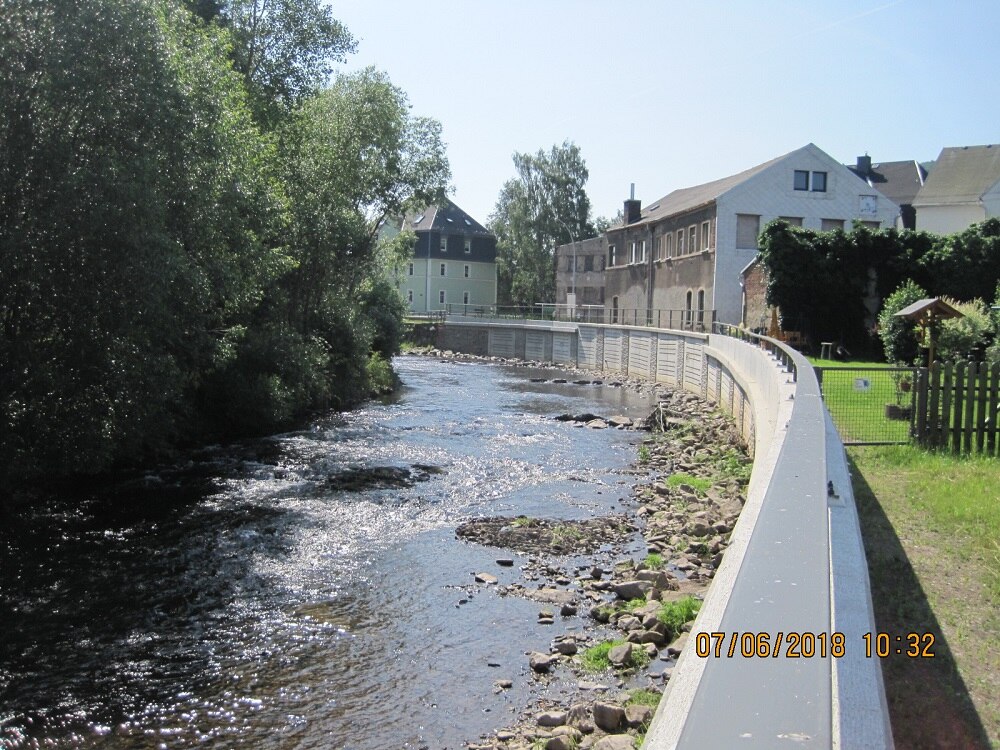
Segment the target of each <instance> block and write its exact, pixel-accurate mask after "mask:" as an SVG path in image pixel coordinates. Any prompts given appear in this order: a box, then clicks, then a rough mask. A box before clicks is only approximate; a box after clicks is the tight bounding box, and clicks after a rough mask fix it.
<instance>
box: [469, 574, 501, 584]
mask: <svg viewBox="0 0 1000 750" xmlns="http://www.w3.org/2000/svg"><path fill="white" fill-rule="evenodd" d="M474 575H475V577H476V583H496V582H497V577H496V576H494V575H490V574H489V573H475V574H474Z"/></svg>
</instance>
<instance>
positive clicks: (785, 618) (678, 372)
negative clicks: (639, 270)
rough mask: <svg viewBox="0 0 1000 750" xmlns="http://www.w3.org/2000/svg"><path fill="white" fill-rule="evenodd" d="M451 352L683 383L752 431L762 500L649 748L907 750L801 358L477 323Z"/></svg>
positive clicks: (862, 570) (451, 342)
mask: <svg viewBox="0 0 1000 750" xmlns="http://www.w3.org/2000/svg"><path fill="white" fill-rule="evenodd" d="M438 346H439V347H440V348H443V349H451V350H453V351H460V352H465V353H468V354H480V355H488V356H500V357H511V358H520V359H525V360H534V361H540V362H552V363H555V364H563V365H571V366H575V367H580V368H583V369H588V370H597V371H603V372H612V373H621V374H624V375H628V376H629V377H633V378H645V379H648V380H653V381H656V382H660V383H664V384H666V385H669V386H674V387H677V388H683V389H684V390H687V391H690V392H692V393H695V394H697V395H699V396H701V397H702V398H704V399H706V400H708V401H711V402H714V403H716V404H718V405H719V406H720V408H722V409H724V410H725V411H727V412H729V413H730V414H731V415H733V417H734V418H735V420H736V422H737V424H738V426H739V427H740V429H741V431H742V434H743V436H744V439H745V440H746V442H747V446H748V448H749V449H750V450H751V452H752V453H753V455H754V467H753V473H752V475H751V478H750V484H749V487H748V488H747V501H746V504H745V506H744V508H743V512H742V514H741V516H740V519H739V522H738V523H737V525H736V527H735V529H734V530H733V534H732V538H731V541H730V546H729V549H728V550H727V552H726V555H725V557H724V559H723V562H722V565H721V566H720V567H719V569H718V571H716V575H715V578H714V580H713V583H712V586H711V587H710V589H709V592H708V595H707V596H706V598H705V602H704V604H703V606H702V608H701V611H700V613H699V614H698V618H697V620H695V622H694V624H693V627H692V630H691V636H690V639H689V641H688V645H687V647H686V648H685V649H684V652H683V654H682V655H681V657H680V660H679V661H678V663H677V666H676V668H675V669H674V672H673V675H672V677H671V679H670V681H669V682H668V686H667V691H666V693H665V694H664V697H663V699H662V700H661V701H660V705H659V708H658V709H657V711H656V714H655V716H654V718H653V722H652V725H651V726H650V729H649V731H648V733H647V735H646V741H645V744H644V745H643V747H644V748H647V749H648V750H667V749H668V748H693V749H698V750H701V749H703V748H728V747H741V748H742V747H746V748H770V747H782V748H784V747H811V748H891V747H892V732H891V729H890V725H889V717H888V710H887V707H886V700H885V690H884V687H883V684H882V673H881V667H880V664H879V661H878V659H877V658H875V657H872V658H869V657H867V656H866V651H865V641H864V635H865V634H868V633H874V631H875V622H874V616H873V613H872V604H871V592H870V587H869V582H868V569H867V565H866V563H865V554H864V548H863V546H862V541H861V532H860V527H859V524H858V516H857V511H856V508H855V504H854V496H853V493H852V490H851V480H850V474H849V472H848V467H847V461H846V457H845V454H844V447H843V444H842V442H841V440H840V437H839V436H838V434H837V431H836V429H835V428H834V426H833V423H832V421H831V420H830V416H829V414H828V412H827V410H826V408H825V406H824V405H823V402H822V399H821V396H820V390H819V385H818V383H817V381H816V377H815V375H814V373H813V370H812V367H811V366H810V365H809V363H808V361H807V360H806V359H805V358H804V357H803V356H802V355H801V354H799V353H798V352H796V351H794V350H792V349H789V348H787V347H785V346H784V345H782V344H781V343H779V342H777V341H774V340H772V339H767V338H761V337H754V338H753V339H752V340H741V339H740V338H735V337H731V336H726V335H721V334H698V333H689V332H683V331H672V330H661V329H652V328H640V327H628V326H604V325H590V324H577V323H559V322H554V323H548V322H535V321H518V322H510V321H490V322H485V321H481V320H474V319H473V320H469V319H462V318H457V319H454V318H448V319H447V321H446V322H445V323H443V324H442V325H441V328H440V329H439V332H438ZM699 652H700V653H699ZM706 652H707V655H706Z"/></svg>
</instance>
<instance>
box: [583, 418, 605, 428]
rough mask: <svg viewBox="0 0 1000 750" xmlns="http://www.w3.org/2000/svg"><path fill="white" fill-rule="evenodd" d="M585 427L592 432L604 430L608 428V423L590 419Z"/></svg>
mask: <svg viewBox="0 0 1000 750" xmlns="http://www.w3.org/2000/svg"><path fill="white" fill-rule="evenodd" d="M587 427H589V428H590V429H592V430H606V429H607V428H608V423H607V422H605V421H604V420H603V419H592V420H590V421H589V422H587Z"/></svg>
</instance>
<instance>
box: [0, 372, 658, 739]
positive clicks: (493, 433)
mask: <svg viewBox="0 0 1000 750" xmlns="http://www.w3.org/2000/svg"><path fill="white" fill-rule="evenodd" d="M398 364H399V369H400V372H401V375H402V377H403V379H404V382H405V383H406V388H405V389H404V390H403V392H402V394H401V395H400V396H399V398H398V399H397V400H396V401H395V402H393V403H376V404H371V405H369V406H368V407H366V408H364V409H361V410H359V411H357V412H352V413H350V414H347V415H338V416H336V417H331V418H329V419H326V420H323V421H320V422H318V423H316V424H315V425H314V426H313V427H312V428H311V429H308V430H302V431H298V432H294V433H289V434H286V435H279V436H275V437H272V438H268V439H265V440H261V441H254V442H252V443H246V444H241V445H238V446H226V447H214V448H209V449H205V450H204V451H201V452H199V453H198V454H197V455H196V456H194V457H193V459H192V461H190V462H189V463H186V464H185V465H184V466H181V467H176V468H175V469H173V470H169V471H164V472H161V473H160V474H158V475H156V476H151V477H146V478H144V479H142V480H140V481H131V482H128V483H123V484H121V485H119V486H117V487H114V488H109V489H106V490H104V491H102V492H100V493H95V494H92V495H90V496H83V497H74V498H53V499H50V500H48V501H46V502H45V503H43V504H42V505H41V506H39V507H36V508H35V509H34V510H32V511H31V512H23V513H20V514H19V515H15V516H14V517H12V518H9V519H7V520H8V521H9V522H8V523H7V524H5V525H4V528H3V529H0V543H2V547H0V566H2V571H3V578H2V586H0V626H2V630H3V633H4V639H3V642H2V645H0V724H2V734H0V738H2V740H0V742H3V743H4V744H5V745H9V746H11V747H34V746H41V745H42V744H44V743H46V741H53V742H55V743H56V744H65V745H68V746H93V747H109V748H117V747H122V748H125V747H128V748H136V747H140V748H142V747H183V746H187V745H193V744H199V745H202V746H209V747H228V746H231V745H233V744H236V743H237V742H241V743H249V744H251V745H256V746H265V745H266V746H268V747H272V746H275V747H297V748H303V747H350V748H386V747H421V746H429V747H456V746H460V745H461V742H462V741H464V740H467V739H471V738H474V737H475V736H477V735H478V734H479V733H481V732H486V731H489V730H490V729H492V728H495V727H497V726H500V725H502V724H503V723H504V722H505V720H506V719H507V718H508V717H509V713H510V711H511V710H512V708H513V705H514V702H515V701H516V700H517V699H518V698H519V697H520V696H522V695H523V693H524V692H525V691H531V690H533V689H534V687H533V683H532V681H531V678H530V675H528V674H527V670H526V665H525V663H524V658H523V654H522V653H521V650H520V649H519V648H518V644H520V643H524V642H536V643H538V644H540V645H544V644H546V643H547V642H548V639H550V638H551V636H552V632H551V629H549V630H545V629H544V628H542V627H541V626H538V625H537V623H536V620H537V617H536V615H537V606H536V605H534V604H533V603H530V602H524V601H520V600H515V599H502V598H499V597H496V596H495V595H494V594H493V593H492V591H490V590H483V589H482V588H473V587H472V586H471V584H472V578H471V575H470V574H471V572H472V571H474V570H477V569H490V570H493V569H494V568H495V567H496V566H495V565H494V558H495V557H496V552H495V550H487V549H484V548H480V547H476V546H474V545H469V544H464V543H460V542H458V541H456V539H455V538H454V528H455V526H456V525H457V523H458V522H459V521H460V520H462V519H465V518H468V517H469V516H477V515H494V514H498V513H528V514H530V515H545V516H556V517H586V516H589V515H594V514H602V513H605V512H607V511H608V510H609V509H611V508H612V507H614V505H615V503H616V500H617V499H618V498H619V497H621V496H623V495H625V494H626V493H627V487H626V486H625V482H626V480H625V478H624V477H623V476H622V474H620V473H619V471H620V469H621V468H622V467H623V466H624V465H625V464H626V463H627V461H628V460H629V457H630V455H631V450H632V449H631V448H630V445H629V444H630V442H631V441H632V440H633V439H634V436H632V435H630V434H628V433H622V432H615V431H600V432H598V431H592V430H585V429H579V428H574V427H573V426H572V425H569V424H565V423H560V422H556V421H554V420H553V419H552V418H551V416H552V415H553V414H557V413H561V412H564V411H565V412H580V411H593V412H597V413H603V414H608V415H610V414H612V413H627V414H632V415H635V416H639V415H642V414H644V412H645V411H648V408H649V404H648V402H644V401H643V400H641V399H637V398H636V397H635V396H634V395H633V394H628V393H626V391H625V390H624V389H611V388H606V387H598V386H586V387H583V386H573V385H571V384H565V385H554V384H542V383H530V382H529V381H528V378H530V377H532V376H533V374H532V373H530V372H527V371H522V370H503V369H501V368H496V367H488V366H484V365H470V364H457V363H445V362H438V361H433V360H424V359H416V358H403V359H401V360H400V361H399V363H398ZM548 375H549V377H551V373H548ZM414 465H422V466H426V467H440V468H441V469H442V470H443V473H433V474H432V475H430V476H428V477H427V478H426V480H425V481H419V482H415V483H414V484H413V485H412V486H401V487H388V488H375V489H365V490H363V491H345V490H343V489H336V487H335V483H331V479H330V478H331V477H335V476H342V475H343V473H344V471H345V470H351V469H357V468H360V467H370V466H380V467H397V468H406V467H413V466H414ZM498 575H500V576H501V578H503V577H505V576H506V577H508V578H510V579H511V580H513V579H514V578H513V577H515V576H516V575H517V569H516V567H515V568H514V569H513V570H503V571H500V572H498ZM491 665H499V666H491ZM501 677H504V678H510V679H513V680H515V688H514V690H512V691H507V692H504V693H495V692H494V691H493V689H492V687H493V683H494V681H495V680H496V679H498V678H501Z"/></svg>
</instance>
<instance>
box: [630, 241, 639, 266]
mask: <svg viewBox="0 0 1000 750" xmlns="http://www.w3.org/2000/svg"><path fill="white" fill-rule="evenodd" d="M637 259H638V258H637V256H636V243H634V242H630V243H628V262H629V263H635V262H636V260H637Z"/></svg>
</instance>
